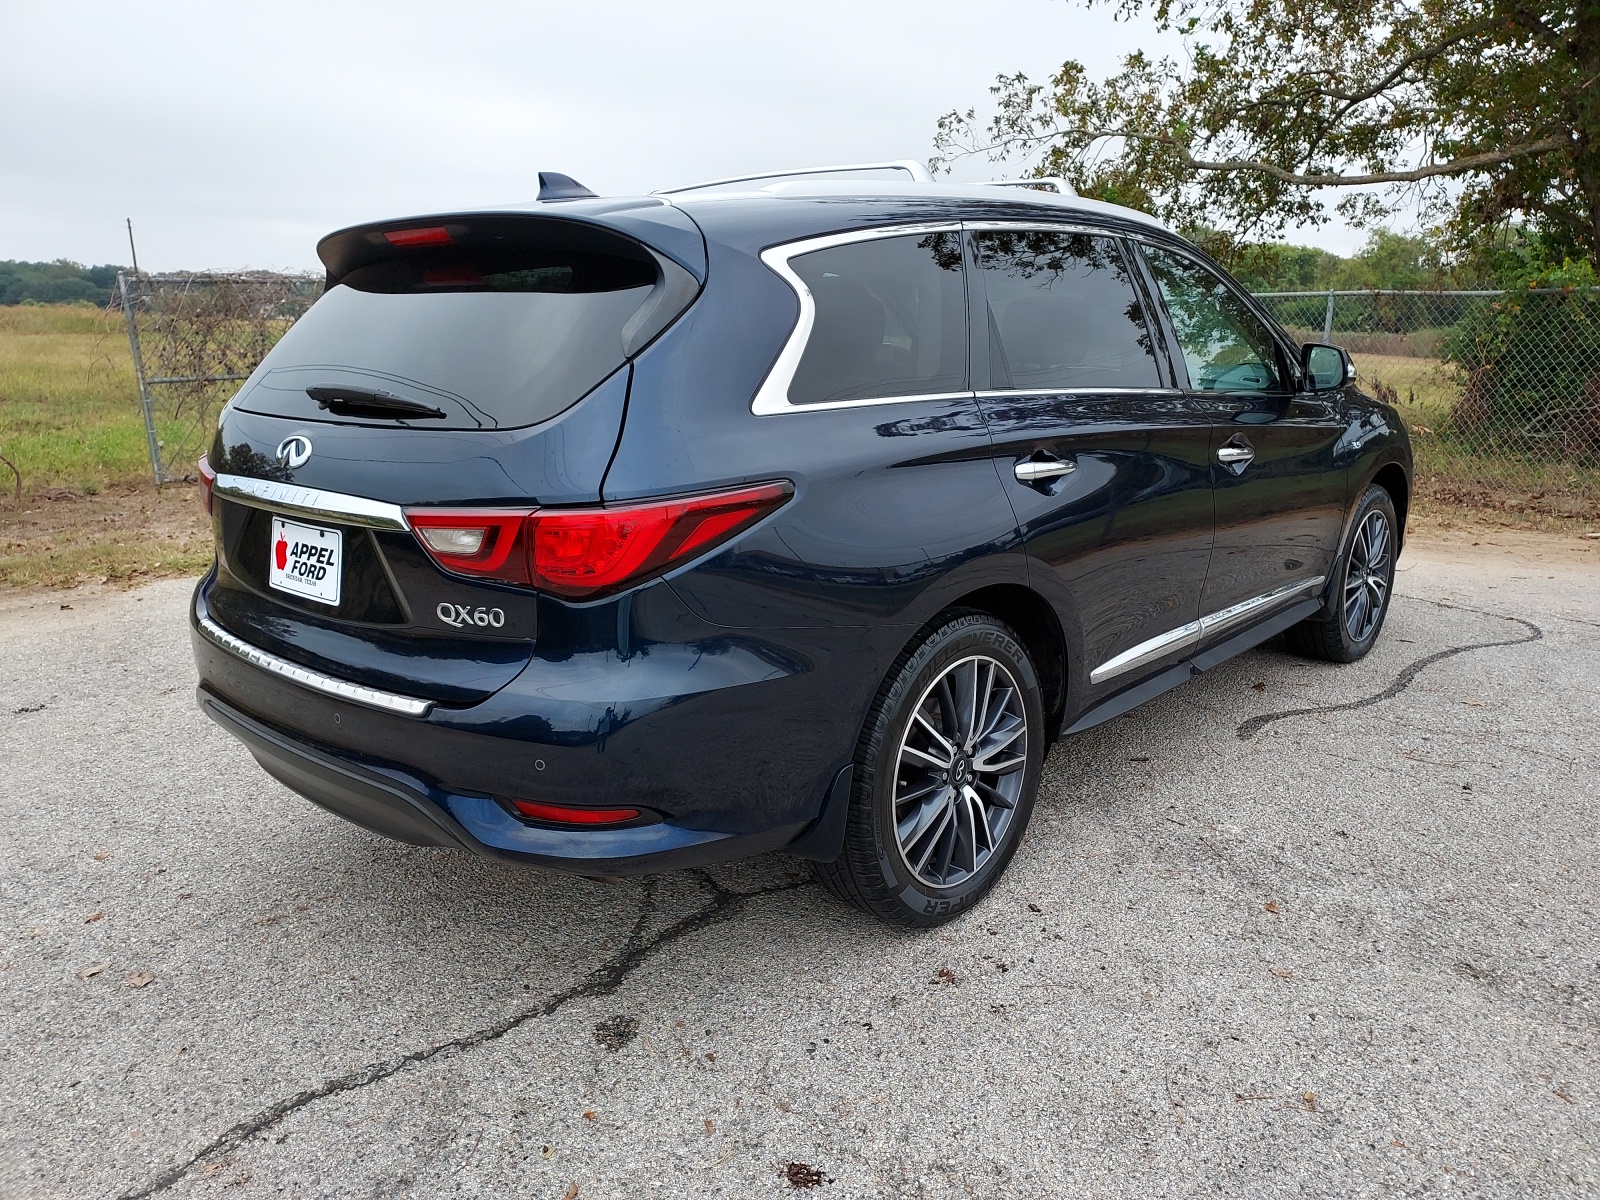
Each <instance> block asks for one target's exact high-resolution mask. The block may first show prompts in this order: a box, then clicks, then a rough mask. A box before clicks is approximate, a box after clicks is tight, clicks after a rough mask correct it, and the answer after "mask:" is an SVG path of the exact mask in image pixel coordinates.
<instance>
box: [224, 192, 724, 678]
mask: <svg viewBox="0 0 1600 1200" xmlns="http://www.w3.org/2000/svg"><path fill="white" fill-rule="evenodd" d="M579 203H580V205H585V206H587V208H588V211H587V212H582V211H575V212H574V211H571V210H572V209H577V208H579V205H573V206H564V207H566V208H567V209H568V212H571V215H568V212H563V213H562V215H560V216H553V215H545V214H543V213H540V214H537V215H529V214H466V215H460V216H446V217H430V218H425V219H421V220H414V221H406V222H387V223H384V224H380V225H372V226H363V227H359V228H356V229H350V230H345V231H342V232H340V233H337V234H334V235H331V236H330V237H328V238H326V239H324V241H323V242H322V243H321V245H320V246H319V247H318V251H319V253H320V254H321V256H322V259H323V261H324V263H325V264H326V265H327V267H328V288H327V291H326V293H325V294H324V295H323V297H322V298H321V299H319V300H318V301H317V303H316V304H315V305H313V306H312V308H311V310H310V311H309V312H308V313H307V314H306V315H305V316H304V317H302V318H301V319H300V321H298V322H297V323H296V324H295V325H294V326H293V327H292V328H291V329H290V330H289V331H288V332H287V333H286V334H285V335H284V337H283V338H282V340H281V341H280V342H279V343H278V344H277V346H276V347H275V348H274V349H273V350H272V352H271V353H270V354H268V355H267V357H266V358H265V359H264V360H263V361H262V363H261V364H260V366H259V367H258V368H257V369H256V371H255V372H254V373H253V374H252V375H251V377H250V378H249V379H248V380H247V381H246V382H245V385H244V386H243V387H242V388H241V389H240V391H239V393H238V395H237V396H235V397H234V399H233V401H232V402H231V403H230V404H229V405H228V407H227V409H226V410H225V411H224V413H223V417H222V420H221V422H220V425H219V428H218V432H217V436H216V439H215V441H214V443H213V446H212V449H211V451H210V452H209V454H208V459H209V464H210V467H211V469H212V470H213V471H215V472H216V476H217V478H216V484H215V487H214V493H213V519H214V525H215V532H216V537H217V548H218V562H219V570H218V577H217V580H216V582H215V584H214V585H213V586H212V587H211V588H210V589H209V590H208V592H207V594H206V596H205V597H204V600H203V603H204V605H205V607H206V610H207V613H206V615H207V616H208V617H209V619H210V620H212V621H213V622H215V623H216V624H217V625H219V626H221V627H222V628H223V629H224V630H226V631H228V632H230V633H232V634H234V635H236V636H237V637H240V638H243V639H244V640H246V641H247V642H250V643H251V644H253V645H256V646H259V647H260V648H262V649H264V650H266V651H268V652H269V653H272V654H276V655H278V656H280V657H282V658H286V659H288V660H290V661H292V662H296V663H299V664H301V665H302V666H306V667H309V668H311V669H313V670H318V671H322V672H325V673H327V674H331V675H334V676H336V677H338V678H342V679H347V680H351V681H353V682H356V683H361V684H364V685H367V686H371V687H378V688H382V689H384V690H388V691H394V692H398V693H401V694H404V695H409V696H415V697H417V698H420V699H428V700H433V701H436V702H439V703H444V704H471V703H475V702H477V701H479V700H482V699H483V698H485V697H487V696H488V695H490V694H492V693H493V692H494V691H495V690H497V689H498V688H500V687H502V686H504V685H505V684H506V683H508V682H509V681H510V680H511V679H512V678H513V677H514V676H515V675H516V674H517V672H518V671H520V670H521V669H522V667H523V666H524V665H525V664H526V663H527V661H528V659H529V657H530V656H531V654H532V648H533V641H534V639H535V637H536V634H537V629H536V616H537V611H536V609H537V606H536V597H535V595H534V593H533V592H531V591H530V590H528V589H526V588H520V587H515V586H510V585H507V584H502V583H497V582H495V581H494V580H492V579H484V578H481V577H478V578H474V577H472V575H471V574H470V573H463V572H449V571H446V570H443V569H441V567H440V566H439V565H438V564H437V563H436V562H435V560H434V558H432V557H430V556H429V554H428V553H427V552H426V551H425V550H424V548H423V546H422V545H421V544H420V543H419V541H418V536H417V534H416V533H415V532H413V529H412V528H411V522H410V519H408V518H407V517H406V515H405V513H406V510H407V509H416V508H421V507H441V506H442V507H446V508H464V509H472V508H516V507H518V506H521V507H527V508H532V507H538V506H550V505H557V506H561V505H574V504H584V503H590V504H592V503H595V502H597V501H599V499H600V486H601V482H602V480H603V478H604V475H605V470H606V467H607V465H608V463H609V462H610V458H611V455H612V452H613V450H614V449H615V446H616V440H617V437H618V434H619V432H620V430H621V426H622V420H623V414H624V409H625V406H626V403H627V395H628V384H629V379H630V374H631V361H632V359H633V358H634V357H635V356H636V355H637V354H638V353H640V352H641V351H642V350H643V349H644V347H645V346H647V345H648V344H649V343H650V342H651V341H652V340H653V339H654V338H655V337H656V336H657V335H658V334H659V333H660V332H661V331H662V330H663V329H665V328H666V326H667V325H668V324H670V323H671V322H672V321H673V320H675V319H676V318H677V316H679V315H680V314H681V313H682V312H683V311H684V309H685V308H687V307H688V305H689V304H690V303H692V302H693V300H694V298H695V296H696V295H697V294H698V291H699V287H700V283H701V280H702V279H703V277H704V258H703V247H702V244H701V243H700V240H699V233H698V230H697V229H695V227H694V226H693V224H692V223H691V222H690V221H689V220H688V218H687V217H685V216H683V214H682V213H681V212H680V211H678V210H676V209H672V208H670V207H665V206H660V205H656V204H654V203H653V202H647V203H644V204H641V203H640V202H637V201H636V202H632V203H631V204H630V205H627V206H618V205H615V204H614V203H613V204H612V205H611V206H610V210H609V211H608V210H607V206H606V205H605V204H602V203H600V202H594V203H589V202H579ZM597 209H598V210H600V211H598V212H597V211H595V210H597ZM697 248H699V253H700V257H699V258H698V259H697V258H696V254H695V251H696V249H697Z"/></svg>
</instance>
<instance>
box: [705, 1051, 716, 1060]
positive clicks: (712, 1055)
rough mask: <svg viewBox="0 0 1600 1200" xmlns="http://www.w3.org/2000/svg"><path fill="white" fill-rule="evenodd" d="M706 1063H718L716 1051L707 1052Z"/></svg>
mask: <svg viewBox="0 0 1600 1200" xmlns="http://www.w3.org/2000/svg"><path fill="white" fill-rule="evenodd" d="M706 1061H707V1062H716V1061H717V1052H716V1051H715V1050H707V1051H706Z"/></svg>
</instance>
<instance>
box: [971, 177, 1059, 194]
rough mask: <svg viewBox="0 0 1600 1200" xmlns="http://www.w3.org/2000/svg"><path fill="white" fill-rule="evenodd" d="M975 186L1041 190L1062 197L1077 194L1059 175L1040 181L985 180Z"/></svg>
mask: <svg viewBox="0 0 1600 1200" xmlns="http://www.w3.org/2000/svg"><path fill="white" fill-rule="evenodd" d="M977 186H978V187H1025V188H1043V189H1044V190H1045V191H1050V192H1060V193H1061V194H1062V195H1063V196H1076V195H1077V194H1078V189H1077V188H1075V187H1073V186H1072V185H1071V184H1070V183H1068V182H1067V181H1066V180H1065V179H1062V178H1061V177H1060V176H1059V175H1051V176H1048V177H1046V178H1042V179H985V180H984V181H983V182H982V183H980V184H978V185H977Z"/></svg>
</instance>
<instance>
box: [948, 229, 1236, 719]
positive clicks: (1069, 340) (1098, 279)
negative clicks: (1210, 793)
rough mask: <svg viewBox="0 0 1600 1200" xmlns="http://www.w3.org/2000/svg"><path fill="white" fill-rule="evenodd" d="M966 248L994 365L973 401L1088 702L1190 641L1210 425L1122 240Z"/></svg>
mask: <svg viewBox="0 0 1600 1200" xmlns="http://www.w3.org/2000/svg"><path fill="white" fill-rule="evenodd" d="M975 251H976V255H977V265H978V266H979V267H980V268H981V269H980V271H979V272H977V274H978V275H979V276H980V278H979V279H978V285H979V286H978V287H976V288H974V289H973V296H974V305H973V307H974V315H975V317H976V319H977V321H978V325H977V331H978V335H979V337H978V340H979V345H978V346H977V347H976V349H977V350H979V351H980V352H981V351H983V350H984V349H986V350H987V359H988V364H989V366H988V386H987V388H984V389H983V390H981V391H980V392H979V403H980V404H981V406H982V410H983V414H984V417H985V419H986V420H987V421H988V424H989V431H990V435H991V436H992V437H993V439H994V446H995V455H996V458H995V462H996V466H997V467H998V468H999V470H1000V474H1001V478H1002V480H1003V482H1004V484H1005V487H1006V493H1007V495H1008V496H1009V497H1010V499H1011V504H1012V508H1013V509H1014V510H1015V511H1016V515H1017V521H1018V525H1019V527H1020V530H1021V535H1022V538H1023V542H1024V544H1025V547H1026V549H1027V552H1028V558H1029V564H1030V572H1037V573H1039V574H1040V575H1044V576H1045V577H1044V578H1036V579H1035V586H1036V587H1038V588H1039V590H1040V591H1042V592H1045V593H1046V594H1047V595H1050V596H1051V597H1052V599H1053V601H1054V602H1055V604H1056V607H1057V609H1058V611H1060V612H1061V613H1062V615H1063V621H1064V624H1066V625H1067V626H1068V628H1069V631H1071V630H1075V631H1076V633H1077V638H1076V639H1075V640H1077V641H1078V642H1079V645H1078V646H1076V647H1075V649H1076V650H1077V655H1076V662H1075V663H1074V668H1075V670H1074V681H1075V684H1076V686H1077V688H1078V689H1079V690H1078V692H1077V695H1078V697H1079V698H1080V699H1081V701H1082V702H1083V704H1082V705H1080V707H1081V706H1083V705H1087V704H1089V703H1092V702H1093V701H1094V700H1095V699H1096V698H1097V697H1098V696H1100V695H1104V694H1109V693H1110V692H1112V691H1115V690H1117V689H1120V688H1121V687H1124V686H1126V685H1127V684H1128V683H1130V682H1132V681H1133V680H1134V679H1136V678H1137V677H1139V676H1141V675H1145V674H1149V673H1150V672H1152V671H1153V670H1156V669H1158V668H1159V667H1160V666H1161V665H1162V664H1163V663H1168V664H1170V663H1171V662H1174V661H1176V660H1177V659H1179V658H1181V656H1182V652H1183V650H1184V648H1185V647H1187V646H1189V645H1191V644H1192V642H1193V640H1194V639H1193V636H1192V634H1193V629H1194V625H1195V621H1196V614H1197V611H1198V608H1199V603H1200V592H1201V587H1202V584H1203V582H1204V580H1205V573H1206V565H1207V562H1208V561H1209V559H1210V557H1211V540H1212V526H1213V517H1212V507H1211V505H1212V501H1211V480H1210V469H1209V464H1210V422H1209V420H1208V418H1207V417H1206V415H1205V414H1204V413H1203V412H1198V411H1196V410H1195V409H1194V408H1193V407H1192V406H1191V404H1190V403H1189V401H1188V400H1187V399H1186V398H1185V397H1184V395H1183V393H1182V392H1181V391H1179V390H1178V389H1177V388H1176V387H1174V386H1173V379H1172V377H1171V376H1170V375H1169V373H1168V372H1169V370H1170V367H1169V364H1167V363H1166V361H1165V355H1164V353H1163V352H1162V344H1161V342H1160V340H1159V338H1158V336H1157V334H1156V326H1155V324H1154V322H1153V321H1151V320H1150V319H1149V318H1148V314H1149V308H1150V301H1149V299H1148V298H1147V295H1146V293H1145V290H1144V288H1143V286H1142V283H1141V281H1140V280H1139V278H1138V270H1137V267H1136V265H1135V264H1134V260H1133V259H1132V258H1131V257H1130V253H1131V252H1130V250H1129V249H1128V247H1127V246H1126V245H1125V244H1124V243H1123V242H1122V241H1121V240H1120V239H1118V238H1116V237H1114V236H1111V235H1109V234H1106V235H1099V234H1089V233H1075V232H1064V231H1051V230H1045V229H1035V230H1026V229H996V230H985V231H980V232H978V233H977V234H976V236H975ZM980 298H982V299H984V300H985V301H986V303H985V304H980V303H979V300H980ZM984 322H987V337H986V338H985V337H984V324H983V323H984ZM985 342H986V346H985V345H984V343H985ZM974 357H979V355H975V356H974Z"/></svg>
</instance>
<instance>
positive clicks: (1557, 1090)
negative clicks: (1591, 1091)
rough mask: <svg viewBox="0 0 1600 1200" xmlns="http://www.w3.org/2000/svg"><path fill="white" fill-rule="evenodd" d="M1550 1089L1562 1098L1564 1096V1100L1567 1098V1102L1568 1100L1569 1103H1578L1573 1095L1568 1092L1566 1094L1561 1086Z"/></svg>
mask: <svg viewBox="0 0 1600 1200" xmlns="http://www.w3.org/2000/svg"><path fill="white" fill-rule="evenodd" d="M1550 1090H1551V1091H1552V1092H1554V1093H1555V1094H1556V1095H1558V1096H1560V1097H1561V1098H1562V1099H1563V1100H1565V1101H1566V1102H1567V1103H1568V1104H1574V1103H1576V1101H1574V1100H1573V1098H1572V1097H1571V1096H1569V1095H1567V1094H1566V1093H1565V1092H1563V1091H1562V1090H1561V1089H1560V1088H1551V1089H1550Z"/></svg>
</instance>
